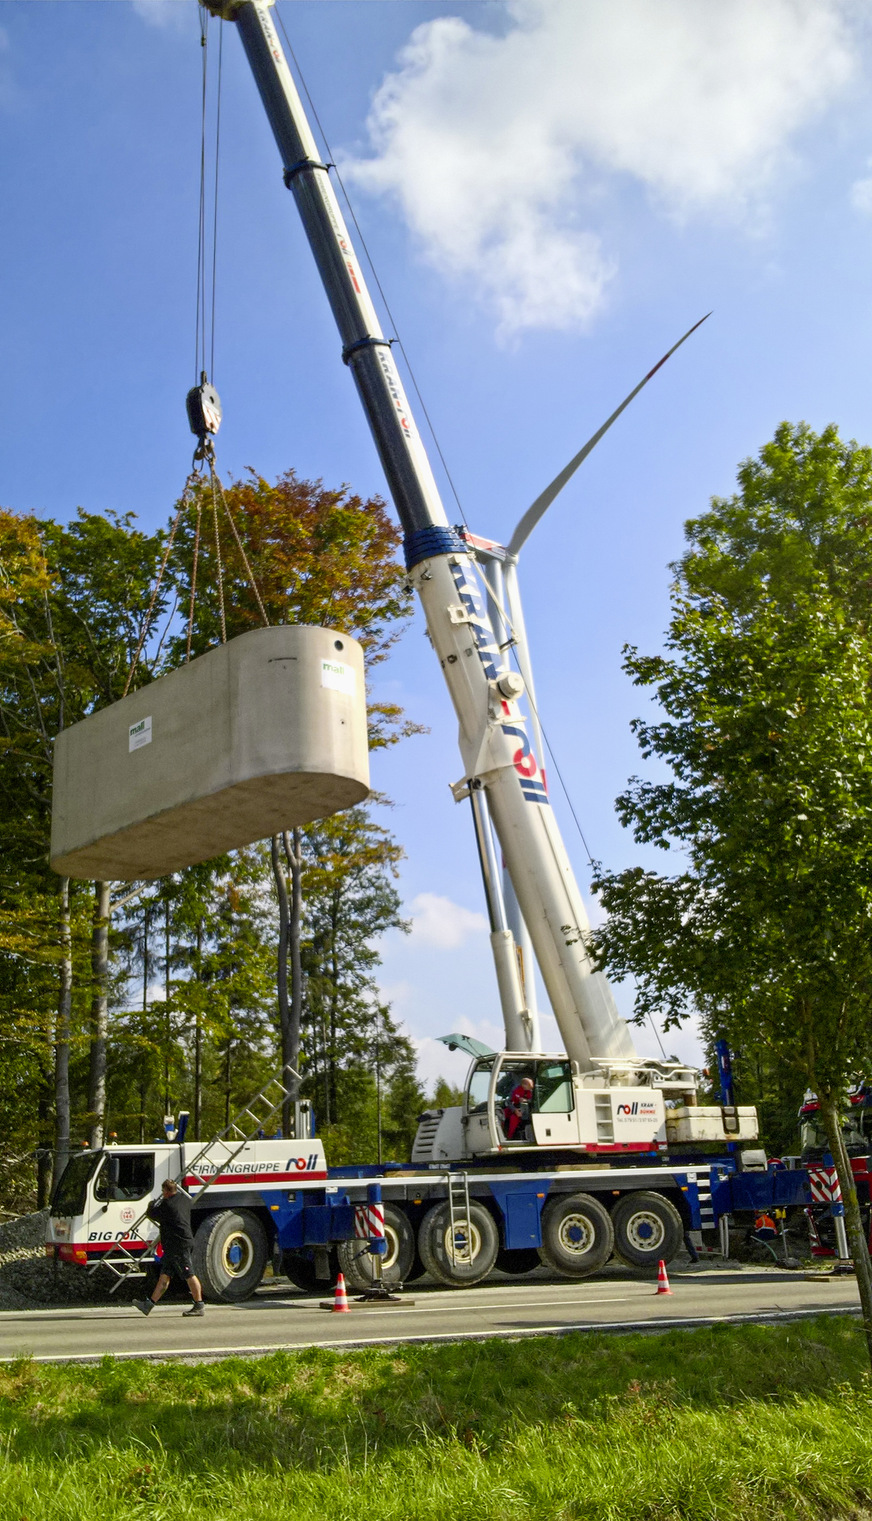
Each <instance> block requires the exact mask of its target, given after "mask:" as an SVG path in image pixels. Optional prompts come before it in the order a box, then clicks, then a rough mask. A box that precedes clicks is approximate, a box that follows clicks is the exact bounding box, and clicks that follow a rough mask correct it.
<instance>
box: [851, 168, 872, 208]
mask: <svg viewBox="0 0 872 1521" xmlns="http://www.w3.org/2000/svg"><path fill="white" fill-rule="evenodd" d="M868 167H869V168H870V169H872V159H870V160H869V166H868ZM851 205H852V206H853V208H854V210H855V211H859V212H860V214H861V216H867V217H868V216H872V176H869V177H868V178H867V179H861V180H855V181H854V183H853V185H852V186H851Z"/></svg>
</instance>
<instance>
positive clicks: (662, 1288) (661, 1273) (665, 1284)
mask: <svg viewBox="0 0 872 1521" xmlns="http://www.w3.org/2000/svg"><path fill="white" fill-rule="evenodd" d="M657 1293H658V1294H671V1293H672V1290H671V1288H670V1287H669V1279H668V1278H667V1276H666V1263H665V1262H664V1261H663V1258H662V1257H661V1258H660V1261H659V1262H658V1264H657Z"/></svg>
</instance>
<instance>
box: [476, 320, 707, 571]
mask: <svg viewBox="0 0 872 1521" xmlns="http://www.w3.org/2000/svg"><path fill="white" fill-rule="evenodd" d="M710 316H711V312H706V314H705V316H704V317H700V319H699V322H695V323H694V324H693V327H690V328H688V330H687V332H686V333H685V335H684V337H683V338H679V340H678V342H677V343H674V344H673V345H672V348H671V349H670V350H669V352H668V353H667V354H664V355H663V358H662V359H658V361H657V363H656V364H655V366H654V368H653V370H649V371H648V374H647V375H646V376H645V378H644V380H640V381H639V384H638V385H637V386H636V388H635V390H632V391H631V392H630V394H629V396H627V397H626V398H625V399H624V401H622V402H621V405H620V406H619V407H617V408H616V409H615V411H614V412H613V413H612V415H611V417H609V418H607V420H606V421H605V422H604V423H603V425H602V427H601V428H599V429H598V430H597V432H596V433H594V435H593V437H592V438H589V439H588V441H587V443H586V444H585V446H584V448H583V449H580V450H579V452H578V454H576V455H575V458H574V459H571V460H570V461H569V464H568V465H566V466H565V468H564V469H563V470H561V472H560V474H559V475H555V477H554V479H553V481H552V482H551V485H550V486H546V487H545V490H544V491H543V492H542V495H541V496H537V498H536V500H535V502H533V504H532V506H530V507H528V508H527V511H526V512H525V513H524V516H523V517H522V518H521V521H520V522H519V523H518V525H517V527H516V529H515V531H514V533H513V534H512V537H511V538H510V540H509V542H508V544H507V545H506V548H507V549H508V552H509V554H510V555H516V554H517V553H518V551H519V550H520V549H521V547H522V545H523V544H525V543H526V542H527V539H528V538H529V537H530V534H531V533H532V532H533V529H534V528H535V527H536V524H537V523H538V521H539V519H540V518H541V517H543V516H544V514H545V513H546V512H547V511H548V508H549V507H550V506H551V503H552V502H553V501H554V498H555V497H556V496H557V495H558V494H559V493H560V492H561V491H562V490H563V488H564V486H565V485H566V483H567V481H569V480H571V479H572V477H573V475H574V474H575V472H576V470H577V469H578V467H579V465H580V464H581V463H582V461H584V460H586V459H587V456H588V455H589V454H590V452H591V450H592V449H595V448H596V446H597V444H598V443H599V441H600V439H601V438H602V436H603V434H604V433H608V431H609V428H610V427H611V426H612V423H613V422H616V421H617V419H618V418H619V417H620V415H621V413H622V412H623V411H624V410H625V408H627V407H628V406H629V405H630V402H631V401H633V400H634V399H635V397H637V396H638V394H639V392H640V391H641V390H642V389H643V387H644V386H646V385H647V384H648V381H649V380H650V379H651V378H652V376H654V375H656V374H657V371H658V370H659V369H661V368H662V367H663V365H664V364H665V363H666V361H667V359H671V358H672V355H673V354H674V353H675V351H676V349H680V348H681V345H682V344H683V343H686V341H687V339H688V338H689V337H690V335H691V333H695V332H696V330H697V328H698V327H702V325H703V323H704V322H706V321H707V320H708V318H709V317H710Z"/></svg>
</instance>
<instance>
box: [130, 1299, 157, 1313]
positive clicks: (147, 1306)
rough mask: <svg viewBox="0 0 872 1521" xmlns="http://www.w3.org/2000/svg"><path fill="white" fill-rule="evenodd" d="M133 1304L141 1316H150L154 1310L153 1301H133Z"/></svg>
mask: <svg viewBox="0 0 872 1521" xmlns="http://www.w3.org/2000/svg"><path fill="white" fill-rule="evenodd" d="M133 1303H134V1304H135V1305H136V1308H137V1309H138V1310H139V1311H140V1312H141V1314H143V1315H150V1314H151V1312H152V1310H153V1309H154V1300H153V1299H134V1301H133Z"/></svg>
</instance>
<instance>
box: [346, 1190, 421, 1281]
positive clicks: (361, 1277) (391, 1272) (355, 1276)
mask: <svg viewBox="0 0 872 1521" xmlns="http://www.w3.org/2000/svg"><path fill="white" fill-rule="evenodd" d="M384 1212H385V1242H386V1244H387V1252H386V1253H385V1255H384V1257H382V1281H383V1282H384V1283H392V1284H397V1283H406V1282H407V1281H408V1280H409V1279H410V1278H411V1276H412V1272H413V1269H414V1263H415V1257H416V1255H417V1253H416V1250H415V1232H414V1231H413V1230H412V1227H411V1225H410V1224H409V1220H408V1216H406V1215H405V1214H404V1213H403V1211H402V1210H401V1209H397V1207H396V1205H395V1204H385V1206H384ZM368 1246H369V1242H368V1241H358V1240H355V1241H340V1243H339V1247H338V1249H337V1256H338V1258H339V1271H340V1272H341V1273H344V1275H345V1283H346V1286H347V1287H348V1288H349V1289H351V1290H353V1291H354V1292H355V1293H358V1294H362V1293H363V1292H364V1290H365V1289H371V1288H372V1285H373V1263H374V1261H375V1258H374V1257H373V1256H372V1254H371V1253H370V1252H369V1251H368V1250H367V1248H368Z"/></svg>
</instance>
